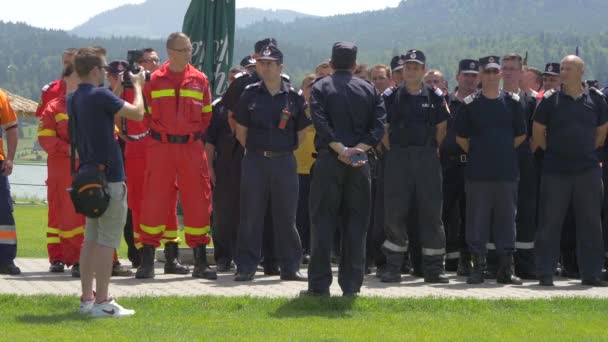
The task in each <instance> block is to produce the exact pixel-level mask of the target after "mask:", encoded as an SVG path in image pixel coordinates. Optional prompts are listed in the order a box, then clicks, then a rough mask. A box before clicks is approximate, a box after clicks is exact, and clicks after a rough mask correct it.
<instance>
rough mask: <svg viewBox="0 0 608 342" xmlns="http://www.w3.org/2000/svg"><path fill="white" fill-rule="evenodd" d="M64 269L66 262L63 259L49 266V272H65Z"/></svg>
mask: <svg viewBox="0 0 608 342" xmlns="http://www.w3.org/2000/svg"><path fill="white" fill-rule="evenodd" d="M63 271H65V264H64V263H63V261H60V260H55V261H53V263H52V264H51V266H49V272H51V273H63Z"/></svg>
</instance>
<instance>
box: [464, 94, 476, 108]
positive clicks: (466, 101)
mask: <svg viewBox="0 0 608 342" xmlns="http://www.w3.org/2000/svg"><path fill="white" fill-rule="evenodd" d="M476 98H477V94H476V93H475V94H471V95H469V96H467V97H465V98H464V99H463V100H462V101H464V104H466V105H468V104H471V102H473V101H475V99H476Z"/></svg>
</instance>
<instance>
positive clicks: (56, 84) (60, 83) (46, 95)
mask: <svg viewBox="0 0 608 342" xmlns="http://www.w3.org/2000/svg"><path fill="white" fill-rule="evenodd" d="M77 51H78V50H77V49H74V48H69V49H65V51H63V56H62V58H61V59H62V63H63V69H62V72H61V74H62V77H63V74H64V72H65V69H66V67H67V66H68V65H74V57H75V56H76V52H77ZM65 94H66V84H65V81H64V80H63V79H59V80H55V81H53V82H50V83H48V84H47V85H45V86H44V87H42V93H41V94H40V103H39V104H38V108H37V109H36V117H37V118H39V117H41V116H42V112H43V111H44V109H45V108H46V105H47V104H48V103H49V102H51V100H53V99H55V98H57V97H59V96H65ZM49 254H50V252H49Z"/></svg>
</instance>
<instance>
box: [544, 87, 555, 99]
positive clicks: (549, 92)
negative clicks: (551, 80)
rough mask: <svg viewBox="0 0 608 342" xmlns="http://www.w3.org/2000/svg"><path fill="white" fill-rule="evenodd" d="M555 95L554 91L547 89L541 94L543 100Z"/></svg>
mask: <svg viewBox="0 0 608 342" xmlns="http://www.w3.org/2000/svg"><path fill="white" fill-rule="evenodd" d="M553 94H555V89H549V90H547V91H545V93H544V94H543V99H548V98H550V97H551V96H553Z"/></svg>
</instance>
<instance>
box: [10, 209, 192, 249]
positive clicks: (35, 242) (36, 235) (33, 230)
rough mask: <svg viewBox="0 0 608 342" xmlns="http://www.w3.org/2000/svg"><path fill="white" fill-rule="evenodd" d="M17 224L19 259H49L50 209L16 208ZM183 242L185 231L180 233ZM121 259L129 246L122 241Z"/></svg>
mask: <svg viewBox="0 0 608 342" xmlns="http://www.w3.org/2000/svg"><path fill="white" fill-rule="evenodd" d="M14 215H15V222H16V224H17V237H18V240H17V244H18V246H17V257H18V258H47V257H48V254H47V251H46V224H47V215H48V207H47V206H46V205H17V206H15V211H14ZM178 235H179V236H180V239H181V241H186V240H185V239H184V234H183V231H178ZM118 257H119V258H125V259H126V258H127V244H126V243H125V242H124V240H123V241H122V243H121V245H120V249H119V250H118Z"/></svg>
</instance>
